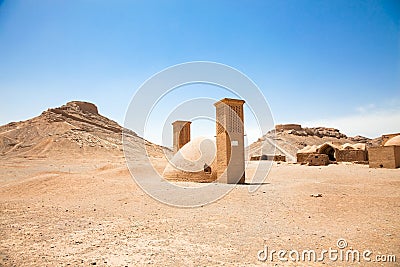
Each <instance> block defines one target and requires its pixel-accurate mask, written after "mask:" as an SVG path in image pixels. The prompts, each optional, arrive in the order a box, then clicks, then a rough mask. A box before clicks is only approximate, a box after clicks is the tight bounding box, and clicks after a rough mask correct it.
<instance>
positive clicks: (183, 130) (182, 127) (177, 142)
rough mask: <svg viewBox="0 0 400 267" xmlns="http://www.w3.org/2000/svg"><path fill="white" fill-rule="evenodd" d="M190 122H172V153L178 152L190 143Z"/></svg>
mask: <svg viewBox="0 0 400 267" xmlns="http://www.w3.org/2000/svg"><path fill="white" fill-rule="evenodd" d="M191 123H192V122H190V121H174V122H173V123H172V126H173V135H174V136H173V143H174V153H176V152H178V150H179V149H181V147H183V146H184V145H185V144H186V143H188V142H189V141H190V124H191Z"/></svg>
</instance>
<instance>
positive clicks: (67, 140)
mask: <svg viewBox="0 0 400 267" xmlns="http://www.w3.org/2000/svg"><path fill="white" fill-rule="evenodd" d="M122 131H123V127H122V126H120V125H119V124H118V123H116V122H115V121H113V120H110V119H108V118H106V117H104V116H102V115H100V114H99V112H98V109H97V107H96V106H95V105H94V104H92V103H88V102H82V101H72V102H68V103H67V104H65V105H63V106H61V107H58V108H50V109H48V110H47V111H44V112H43V113H42V114H41V115H40V116H38V117H35V118H32V119H29V120H26V121H21V122H12V123H9V124H7V125H4V126H0V156H4V157H13V156H23V157H27V158H32V157H50V156H53V157H54V156H56V157H60V156H62V155H65V154H68V155H70V156H71V155H73V156H78V157H79V156H84V155H88V154H90V155H91V156H95V155H102V154H104V153H106V154H110V155H122V138H121V137H122ZM125 132H126V133H128V134H127V136H128V140H129V143H130V144H131V145H132V146H133V147H135V146H136V144H137V143H138V141H142V142H143V141H144V142H145V144H146V146H147V148H148V149H149V151H150V154H151V155H154V156H161V155H162V147H160V146H158V145H155V144H152V143H150V142H148V141H146V140H143V139H142V138H141V137H139V136H137V135H136V133H134V132H133V131H129V130H126V129H125ZM141 150H142V149H140V147H139V146H138V147H136V151H137V153H138V155H145V152H144V151H141Z"/></svg>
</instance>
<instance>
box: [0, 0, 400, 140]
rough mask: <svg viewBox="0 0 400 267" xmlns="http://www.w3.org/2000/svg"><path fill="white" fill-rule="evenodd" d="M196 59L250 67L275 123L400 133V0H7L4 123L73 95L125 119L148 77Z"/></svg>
mask: <svg viewBox="0 0 400 267" xmlns="http://www.w3.org/2000/svg"><path fill="white" fill-rule="evenodd" d="M196 60H201V61H203V60H204V61H215V62H220V63H223V64H227V65H230V66H232V67H234V68H236V69H238V70H240V71H241V72H243V73H245V74H246V75H247V76H249V77H250V78H251V79H252V80H253V81H254V82H255V83H256V84H257V85H258V86H259V87H260V89H261V90H262V91H263V93H264V95H265V97H266V99H267V100H268V102H269V104H270V107H271V109H272V112H273V114H274V118H275V121H276V123H287V122H288V123H290V122H298V123H302V124H304V125H306V126H320V125H321V126H330V127H336V128H339V129H341V130H342V131H343V132H344V133H346V134H349V135H355V134H361V135H365V136H369V137H376V136H379V135H381V134H382V133H388V132H394V131H400V128H399V126H398V125H399V121H400V2H399V1H395V0H393V1H390V0H387V1H340V0H336V1H328V0H326V1H305V0H304V1H302V0H299V1H295V0H293V1H284V0H280V1H123V0H117V1H100V0H99V1H92V0H86V1H79V0H75V1H54V0H47V1H45V0H43V1H41V0H23V1H19V0H12V1H9V0H4V1H1V0H0V92H1V105H0V124H5V123H8V122H10V121H19V120H25V119H28V118H30V117H33V116H36V115H39V114H40V112H41V111H43V110H45V109H47V108H49V107H56V106H60V105H62V104H64V103H65V102H67V101H70V100H86V101H90V102H94V103H95V104H97V105H98V106H99V109H100V112H101V113H102V114H103V115H105V116H108V117H110V118H112V119H114V120H116V121H118V122H119V123H121V124H122V123H123V120H124V115H125V111H126V108H127V106H128V104H129V101H130V99H131V97H132V95H133V94H134V92H135V90H137V88H138V87H139V86H140V85H141V84H142V83H143V82H144V81H145V80H146V79H148V78H149V77H150V76H151V75H153V74H155V73H156V72H159V71H160V70H162V69H164V68H167V67H169V66H171V65H175V64H179V63H183V62H188V61H196ZM153 141H158V140H153Z"/></svg>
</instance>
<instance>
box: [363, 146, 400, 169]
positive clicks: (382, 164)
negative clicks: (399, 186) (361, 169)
mask: <svg viewBox="0 0 400 267" xmlns="http://www.w3.org/2000/svg"><path fill="white" fill-rule="evenodd" d="M368 157H369V167H370V168H388V169H395V168H399V167H400V146H381V147H371V148H369V149H368Z"/></svg>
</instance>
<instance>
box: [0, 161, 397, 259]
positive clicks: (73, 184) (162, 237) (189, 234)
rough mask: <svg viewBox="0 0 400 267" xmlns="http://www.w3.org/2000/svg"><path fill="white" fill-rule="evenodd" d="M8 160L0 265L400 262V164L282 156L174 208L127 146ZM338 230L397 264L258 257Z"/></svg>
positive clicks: (317, 242)
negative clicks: (152, 189)
mask: <svg viewBox="0 0 400 267" xmlns="http://www.w3.org/2000/svg"><path fill="white" fill-rule="evenodd" d="M255 164H257V163H254V162H252V163H250V164H249V165H248V167H247V168H248V171H249V173H250V172H251V169H252V168H254V165H255ZM0 165H1V166H0V265H1V266H67V265H70V266H89V265H97V266H142V265H154V266H215V265H225V266H252V265H263V264H264V265H266V266H309V265H312V266H399V265H400V238H399V237H400V227H399V225H400V224H399V221H400V190H399V189H400V170H399V169H397V170H389V169H369V168H368V166H365V165H346V164H339V165H329V166H326V167H308V166H301V165H295V164H286V163H284V164H276V163H274V166H273V168H272V170H271V172H270V174H269V176H268V177H267V178H266V181H265V183H264V184H262V185H261V186H260V188H259V189H258V190H257V191H256V192H255V193H249V192H248V185H240V186H236V187H235V188H234V189H233V190H232V191H231V192H230V193H229V194H228V195H226V196H225V197H224V198H222V199H220V200H219V201H217V202H214V203H212V204H209V205H205V206H203V207H199V208H176V207H171V206H168V205H165V204H162V203H159V202H158V201H156V200H154V199H153V198H151V197H150V196H148V195H147V194H146V193H144V192H143V191H142V190H141V189H140V188H139V187H138V186H137V185H136V184H135V182H134V181H133V179H132V178H131V176H130V174H129V172H128V170H127V169H126V167H125V162H124V158H123V157H119V156H114V157H108V158H92V159H76V160H74V159H73V158H60V159H54V158H53V159H49V158H43V159H29V158H9V159H7V160H5V159H1V162H0ZM311 194H322V197H312V196H310V195H311ZM339 238H344V239H345V240H346V241H347V243H348V247H347V248H346V249H350V248H352V249H354V250H359V251H361V252H362V251H364V250H365V249H369V250H371V251H372V252H373V254H372V255H371V256H370V257H371V258H374V256H375V255H378V254H382V255H388V254H389V255H396V257H397V258H396V260H397V263H377V262H373V263H366V262H363V261H361V262H360V263H347V262H341V261H336V262H332V261H330V260H329V259H325V261H323V262H308V261H307V262H292V261H290V260H289V261H288V262H286V263H283V262H281V261H279V260H278V259H277V258H274V261H273V262H271V261H270V259H267V261H266V262H261V261H259V260H258V259H257V253H258V251H259V250H262V249H263V248H264V247H265V246H268V248H269V249H274V250H280V249H286V250H288V251H289V250H297V251H300V252H301V251H302V250H304V249H314V250H316V251H317V252H318V251H319V252H320V251H321V250H322V249H329V247H332V248H333V249H336V248H337V247H336V242H337V240H338V239H339ZM275 257H276V256H275Z"/></svg>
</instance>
